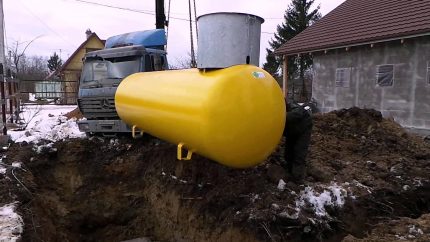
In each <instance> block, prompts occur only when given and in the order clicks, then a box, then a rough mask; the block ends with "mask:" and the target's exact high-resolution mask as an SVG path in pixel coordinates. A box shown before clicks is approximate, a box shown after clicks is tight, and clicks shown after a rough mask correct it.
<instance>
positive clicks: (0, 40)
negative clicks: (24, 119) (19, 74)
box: [0, 0, 7, 136]
mask: <svg viewBox="0 0 430 242" xmlns="http://www.w3.org/2000/svg"><path fill="white" fill-rule="evenodd" d="M3 26H4V12H3V0H0V68H1V70H0V91H1V112H2V122H3V129H2V131H3V132H2V133H3V135H4V136H6V135H7V129H6V95H5V90H4V89H5V82H4V80H5V78H4V73H5V72H4V70H5V69H4V68H5V67H6V63H5V60H6V58H5V55H4V28H3Z"/></svg>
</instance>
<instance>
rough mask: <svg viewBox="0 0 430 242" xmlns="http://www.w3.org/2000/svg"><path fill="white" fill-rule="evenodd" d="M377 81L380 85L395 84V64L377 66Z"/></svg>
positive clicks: (388, 85)
mask: <svg viewBox="0 0 430 242" xmlns="http://www.w3.org/2000/svg"><path fill="white" fill-rule="evenodd" d="M376 83H377V84H378V86H380V87H391V86H393V84H394V65H379V66H377V68H376Z"/></svg>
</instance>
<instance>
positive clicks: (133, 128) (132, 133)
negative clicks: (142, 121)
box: [131, 125, 143, 139]
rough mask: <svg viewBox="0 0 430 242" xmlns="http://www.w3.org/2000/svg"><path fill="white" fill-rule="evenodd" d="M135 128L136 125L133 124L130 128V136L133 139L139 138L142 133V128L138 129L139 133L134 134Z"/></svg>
mask: <svg viewBox="0 0 430 242" xmlns="http://www.w3.org/2000/svg"><path fill="white" fill-rule="evenodd" d="M136 129H137V126H136V125H133V127H132V128H131V136H132V137H133V138H134V139H137V138H141V137H142V135H143V130H139V134H138V135H137V134H136Z"/></svg>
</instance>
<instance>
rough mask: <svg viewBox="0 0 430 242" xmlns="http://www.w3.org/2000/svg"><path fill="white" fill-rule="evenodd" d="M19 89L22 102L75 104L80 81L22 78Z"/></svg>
mask: <svg viewBox="0 0 430 242" xmlns="http://www.w3.org/2000/svg"><path fill="white" fill-rule="evenodd" d="M18 90H19V93H20V97H21V100H22V102H26V103H32V102H35V103H41V102H42V103H44V104H64V105H74V104H76V102H77V96H78V83H77V82H76V81H63V80H21V81H19V84H18Z"/></svg>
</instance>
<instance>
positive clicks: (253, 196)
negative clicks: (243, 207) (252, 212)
mask: <svg viewBox="0 0 430 242" xmlns="http://www.w3.org/2000/svg"><path fill="white" fill-rule="evenodd" d="M251 195H252V194H251ZM258 199H260V196H259V195H258V194H254V195H252V196H251V202H253V203H254V202H255V201H257V200H258Z"/></svg>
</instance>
